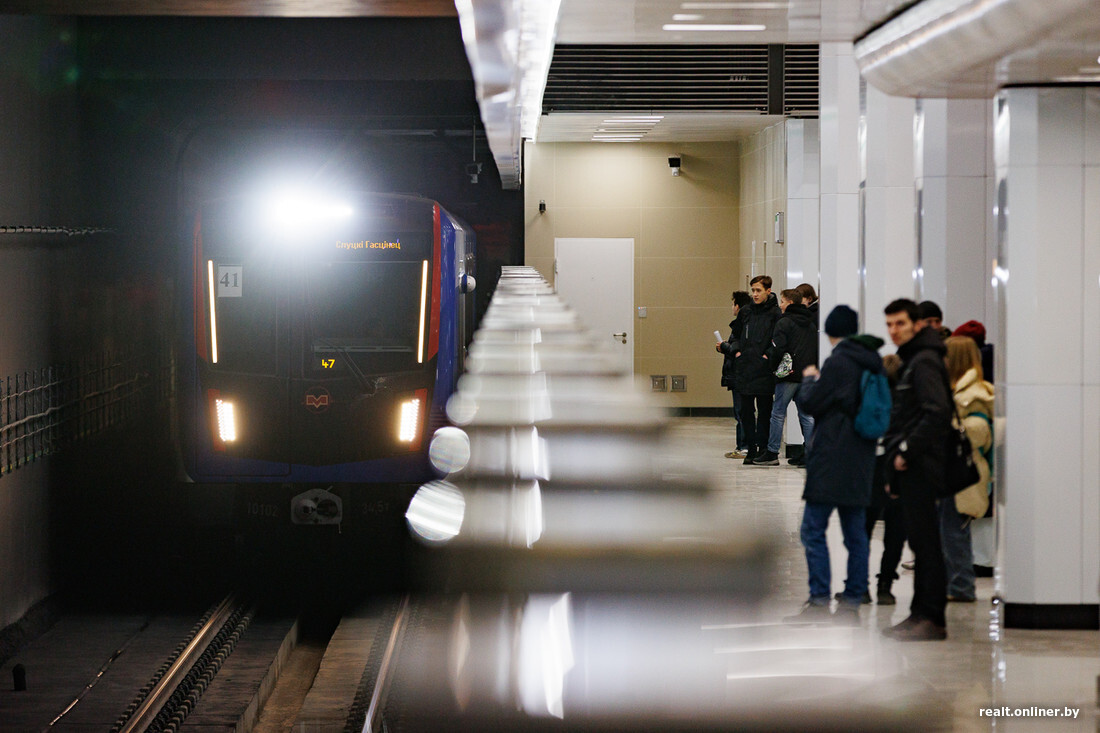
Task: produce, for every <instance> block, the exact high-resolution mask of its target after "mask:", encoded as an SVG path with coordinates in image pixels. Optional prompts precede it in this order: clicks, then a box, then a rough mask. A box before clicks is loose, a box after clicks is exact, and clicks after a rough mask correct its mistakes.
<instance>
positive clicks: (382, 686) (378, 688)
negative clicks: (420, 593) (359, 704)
mask: <svg viewBox="0 0 1100 733" xmlns="http://www.w3.org/2000/svg"><path fill="white" fill-rule="evenodd" d="M408 615H409V596H407V595H406V596H405V597H404V599H402V601H401V607H400V608H399V609H398V610H397V616H396V618H394V620H393V627H392V628H391V630H390V638H389V641H388V642H387V643H386V652H385V654H384V655H383V656H382V663H381V665H380V666H379V668H378V679H376V680H375V681H374V691H373V692H372V693H371V698H370V706H369V707H368V708H367V717H366V720H365V721H364V723H363V733H380V732H381V731H382V728H383V724H382V707H383V705H385V702H386V695H387V693H388V692H389V687H390V679H391V677H392V672H391V671H390V667H391V666H393V665H394V661H395V658H396V657H397V649H398V646H399V644H400V641H401V637H402V635H403V634H404V631H405V624H406V623H407V621H408Z"/></svg>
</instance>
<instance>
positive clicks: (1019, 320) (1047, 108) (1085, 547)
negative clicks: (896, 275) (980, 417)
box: [994, 86, 1100, 628]
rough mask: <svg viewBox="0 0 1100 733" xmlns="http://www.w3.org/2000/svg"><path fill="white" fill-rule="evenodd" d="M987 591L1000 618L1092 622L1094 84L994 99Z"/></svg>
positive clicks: (1097, 213) (1099, 295)
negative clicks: (992, 457)
mask: <svg viewBox="0 0 1100 733" xmlns="http://www.w3.org/2000/svg"><path fill="white" fill-rule="evenodd" d="M994 140H995V150H996V152H995V161H996V187H997V188H996V191H997V195H996V207H997V208H996V227H997V263H996V267H997V269H996V273H997V281H996V291H997V301H996V302H997V308H998V318H999V320H1000V332H1001V334H1002V338H1001V341H1000V342H999V343H998V344H997V349H998V350H997V353H996V360H995V364H996V372H997V391H998V397H997V402H996V403H997V413H998V417H1001V418H1003V421H1004V425H1005V428H1006V429H1005V431H1004V435H1005V445H1004V447H1003V449H999V450H998V452H997V454H996V460H997V464H998V465H997V468H998V481H999V483H998V488H999V493H998V496H997V521H998V530H999V533H1000V543H999V544H1000V547H999V553H1000V557H999V560H998V573H999V576H998V578H997V593H998V595H999V596H1000V597H1001V598H1002V599H1003V600H1004V601H1005V609H1004V616H1003V620H1004V622H1005V624H1006V625H1008V626H1027V627H1045V628H1057V627H1091V628H1096V627H1097V625H1098V624H1097V603H1098V601H1100V594H1098V581H1100V339H1098V338H1097V334H1098V333H1100V209H1098V207H1097V206H1096V205H1095V204H1096V202H1097V201H1100V88H1098V87H1095V86H1093V87H1084V86H1081V87H1042V88H1014V89H1007V90H1004V91H1002V92H1001V93H1000V94H999V95H998V97H997V106H996V112H995V133H994Z"/></svg>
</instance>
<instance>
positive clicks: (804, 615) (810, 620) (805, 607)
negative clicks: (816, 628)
mask: <svg viewBox="0 0 1100 733" xmlns="http://www.w3.org/2000/svg"><path fill="white" fill-rule="evenodd" d="M832 620H833V614H831V613H829V597H828V596H825V597H824V598H817V599H815V598H811V599H810V600H808V601H806V602H805V603H803V604H802V610H801V611H799V612H798V613H796V614H795V615H793V616H784V617H783V622H784V623H788V624H816V623H829V622H830V621H832Z"/></svg>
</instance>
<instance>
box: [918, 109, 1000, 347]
mask: <svg viewBox="0 0 1100 733" xmlns="http://www.w3.org/2000/svg"><path fill="white" fill-rule="evenodd" d="M916 110H917V112H916V115H917V116H916V126H915V127H916V140H915V143H916V192H917V201H918V214H919V215H918V218H917V238H918V253H919V260H918V265H917V267H918V278H917V286H918V293H917V296H918V300H933V301H935V302H936V303H938V304H939V305H940V307H941V308H942V309H943V315H944V321H943V322H944V325H946V326H948V327H949V328H951V329H954V328H955V327H957V326H959V325H960V324H962V323H965V322H966V321H969V320H977V321H981V322H982V324H984V325H986V328H987V338H988V341H990V342H991V343H996V340H997V339H996V336H997V332H996V328H995V324H991V323H990V321H991V320H992V315H993V289H992V287H991V285H990V279H991V277H992V261H993V256H994V246H995V239H994V236H993V226H992V224H993V205H992V197H993V144H992V140H993V123H992V103H991V102H990V101H989V100H985V99H951V100H948V99H921V100H917V102H916ZM991 326H992V328H991Z"/></svg>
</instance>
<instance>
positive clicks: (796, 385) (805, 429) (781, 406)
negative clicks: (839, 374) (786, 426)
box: [768, 382, 814, 453]
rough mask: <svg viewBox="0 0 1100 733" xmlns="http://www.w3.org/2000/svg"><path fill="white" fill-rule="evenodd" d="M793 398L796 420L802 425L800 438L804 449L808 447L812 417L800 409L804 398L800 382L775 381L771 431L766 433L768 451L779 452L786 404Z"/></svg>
mask: <svg viewBox="0 0 1100 733" xmlns="http://www.w3.org/2000/svg"><path fill="white" fill-rule="evenodd" d="M792 399H793V400H794V406H795V407H796V408H798V422H799V424H800V425H801V426H802V440H804V441H805V445H806V449H807V450H809V448H810V439H811V437H812V436H813V434H814V419H813V418H812V417H810V416H809V415H807V414H806V413H805V412H803V411H802V402H803V401H804V400H805V399H806V391H805V389H804V385H803V384H802V382H776V384H775V398H774V401H773V402H772V422H771V432H770V433H768V452H769V453H779V447H780V444H781V442H782V440H783V423H784V422H786V421H787V405H789V404H791V400H792Z"/></svg>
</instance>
